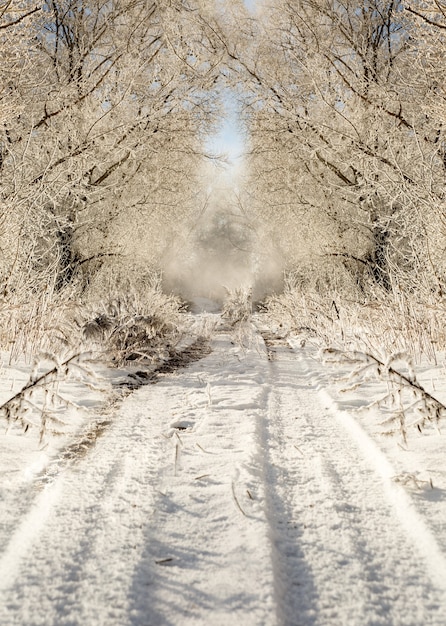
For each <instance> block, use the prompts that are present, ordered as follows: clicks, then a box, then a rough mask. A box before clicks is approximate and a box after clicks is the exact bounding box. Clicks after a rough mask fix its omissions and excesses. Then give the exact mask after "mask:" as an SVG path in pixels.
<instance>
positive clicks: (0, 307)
mask: <svg viewBox="0 0 446 626" xmlns="http://www.w3.org/2000/svg"><path fill="white" fill-rule="evenodd" d="M74 293H75V292H74V291H73V292H70V293H69V294H67V293H66V292H61V293H54V292H52V291H50V290H47V291H42V292H41V293H26V292H24V293H15V294H13V296H9V297H7V298H6V297H4V298H2V299H0V349H2V350H4V351H7V352H8V353H9V360H10V362H15V361H16V360H17V359H18V358H20V357H22V356H24V357H25V359H26V360H27V361H28V362H31V361H32V359H33V358H34V356H35V355H36V354H39V353H41V352H55V353H57V354H58V353H62V352H65V351H66V350H67V349H71V350H78V349H79V345H80V340H81V335H80V332H79V328H78V326H77V324H76V322H75V320H76V317H77V315H78V313H79V309H80V306H79V304H78V302H77V298H76V297H75V296H74V295H73V294H74Z"/></svg>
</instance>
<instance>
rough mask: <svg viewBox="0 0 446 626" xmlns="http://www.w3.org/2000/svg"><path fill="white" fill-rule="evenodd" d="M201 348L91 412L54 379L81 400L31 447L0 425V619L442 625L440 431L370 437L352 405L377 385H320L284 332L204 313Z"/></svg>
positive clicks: (312, 352) (444, 514) (120, 625)
mask: <svg viewBox="0 0 446 626" xmlns="http://www.w3.org/2000/svg"><path fill="white" fill-rule="evenodd" d="M197 304H198V303H197ZM200 306H203V308H204V310H205V311H206V312H205V313H202V314H200V315H201V316H209V315H212V316H215V321H216V322H218V320H219V318H218V316H217V314H216V313H215V312H212V311H209V309H208V308H207V307H208V306H210V305H209V303H205V302H202V303H200ZM199 322H200V316H198V319H197V323H199ZM203 324H204V322H203ZM212 348H213V352H212V353H211V354H210V355H208V356H206V357H204V358H202V359H201V360H198V361H195V362H194V363H192V364H191V365H190V366H189V367H187V368H182V369H178V370H176V371H175V370H174V371H170V372H169V373H165V374H160V375H159V376H158V378H157V381H158V382H156V384H147V385H145V386H142V387H140V388H139V389H137V390H135V391H133V392H132V393H130V394H129V395H127V396H126V397H125V398H124V399H123V400H122V401H121V402H118V403H117V404H115V405H113V406H110V407H109V408H108V409H107V411H106V412H104V411H105V409H104V408H102V409H101V408H100V404H99V400H100V397H98V396H97V395H94V394H93V395H92V394H91V393H90V392H89V393H88V394H87V392H85V391H82V394H83V395H80V394H81V388H80V387H76V386H74V387H73V388H70V387H68V386H67V388H66V390H65V392H66V393H67V394H72V395H73V397H76V399H77V402H78V403H84V404H86V405H87V406H88V407H89V409H88V412H87V413H85V414H84V415H82V416H81V415H77V416H76V415H73V416H72V420H73V422H72V423H73V425H72V428H71V431H72V432H71V433H70V432H68V433H67V435H66V436H65V438H62V439H58V440H56V441H49V442H47V444H46V447H45V448H44V449H42V446H40V445H39V442H38V436H37V434H36V433H33V432H30V431H29V432H28V433H27V435H26V436H24V435H22V434H20V433H19V432H18V430H15V429H14V428H12V429H10V431H9V432H8V433H7V434H4V433H3V434H2V435H1V438H0V446H1V456H0V478H1V484H0V507H1V509H0V546H1V555H0V600H1V602H0V624H2V625H3V624H4V625H5V626H6V625H8V626H9V625H11V626H15V625H17V626H18V625H20V626H24V625H37V624H42V625H43V624H44V625H45V626H47V625H54V626H55V625H57V626H62V625H74V624H76V625H81V624H82V625H96V624H103V625H107V626H109V625H112V626H126V625H135V626H136V625H138V626H143V625H144V626H156V625H164V626H168V625H169V626H170V625H178V626H183V625H203V626H204V625H206V626H208V625H212V626H214V625H216V626H218V625H221V626H223V625H233V624H237V625H239V624H240V625H241V626H251V625H252V626H259V625H271V626H273V625H276V624H277V625H279V624H286V625H289V626H297V625H298V624H299V625H303V626H309V625H316V624H318V625H321V626H322V625H324V626H326V625H333V626H339V625H341V624H342V625H343V624H346V625H347V624H348V625H358V626H363V625H372V624H374V625H376V624H382V625H386V626H389V625H397V624H398V625H399V624H401V625H413V626H420V625H423V626H424V625H444V624H445V615H446V560H445V554H446V524H445V523H444V520H445V519H446V470H445V469H444V458H445V448H446V440H445V438H444V437H443V436H442V435H440V434H438V433H436V431H434V430H432V431H428V432H426V433H425V434H424V435H419V434H418V435H416V434H415V433H414V434H413V436H412V437H410V438H409V447H408V449H406V447H405V446H401V445H399V443H398V441H397V440H395V439H387V438H383V437H382V435H381V432H382V427H381V426H380V421H381V420H382V416H380V415H379V413H377V412H376V411H375V412H371V411H368V412H367V413H358V412H357V411H356V409H357V408H358V407H361V406H364V405H366V404H368V403H370V402H371V401H372V400H373V399H376V397H378V396H379V393H380V392H381V391H382V389H381V387H380V385H379V384H378V383H368V384H367V386H366V387H363V388H361V389H359V390H357V391H356V392H354V393H351V394H348V395H345V396H339V394H338V393H337V386H336V385H335V384H334V383H333V382H332V379H333V375H334V374H336V376H339V375H340V374H342V373H348V372H347V370H345V369H344V370H343V366H340V365H338V367H337V371H336V372H333V371H332V370H331V369H329V368H328V367H327V366H323V365H321V363H320V361H319V360H318V359H317V351H316V349H315V348H313V347H312V346H309V345H307V346H305V347H301V346H300V342H299V340H298V339H296V341H294V342H293V341H291V342H287V341H281V342H277V341H275V342H274V341H272V342H269V343H268V346H267V347H266V346H265V344H264V342H263V339H262V337H261V335H260V334H259V332H258V331H257V330H256V329H254V328H252V329H251V330H249V329H246V328H245V329H244V332H243V333H240V332H237V331H236V330H235V329H231V328H229V327H227V326H225V325H224V324H223V323H220V325H219V326H218V327H217V330H216V331H215V334H214V337H213V339H212ZM26 374H27V368H26V366H25V365H23V366H20V367H9V366H6V365H4V366H3V369H2V379H1V380H2V389H1V390H0V394H1V398H2V399H3V400H5V399H7V398H8V397H10V396H11V395H12V393H13V392H14V391H16V390H17V389H18V388H20V386H21V385H22V384H23V383H24V381H25V380H26ZM118 375H119V376H122V375H123V373H122V372H120V373H117V374H116V376H118ZM422 378H423V381H424V383H425V384H426V386H427V385H434V386H435V387H436V390H435V391H436V394H437V396H438V397H441V396H443V399H444V398H445V397H446V395H445V391H446V389H445V386H444V385H443V384H442V376H441V372H440V371H439V369H431V370H429V369H428V368H425V370H424V372H423V376H422ZM95 421H96V422H97V423H102V424H103V426H102V430H101V431H100V435H98V437H97V439H96V440H95V441H94V442H93V443H90V444H88V445H85V447H82V446H81V445H78V446H77V449H76V445H73V442H76V441H81V442H82V441H84V443H85V441H86V437H85V436H84V438H83V439H82V436H81V438H80V440H79V432H81V431H82V429H84V431H85V429H87V430H88V427H89V424H90V425H91V424H92V423H94V422H95ZM76 433H77V434H76ZM76 438H77V439H76ZM70 446H71V448H70ZM67 449H70V450H71V452H72V454H70V455H68V454H67V453H66V450H67ZM76 450H77V451H76Z"/></svg>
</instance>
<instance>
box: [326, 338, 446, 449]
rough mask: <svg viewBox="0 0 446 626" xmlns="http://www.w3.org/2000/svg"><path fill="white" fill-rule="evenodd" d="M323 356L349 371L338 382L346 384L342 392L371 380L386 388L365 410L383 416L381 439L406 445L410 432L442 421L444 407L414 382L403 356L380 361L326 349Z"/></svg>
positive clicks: (359, 353)
mask: <svg viewBox="0 0 446 626" xmlns="http://www.w3.org/2000/svg"><path fill="white" fill-rule="evenodd" d="M323 356H324V359H325V361H326V362H328V363H332V364H336V363H343V364H348V365H351V366H352V367H353V370H352V372H351V374H350V375H349V376H348V377H347V378H344V379H342V382H344V383H346V386H345V387H344V388H343V389H342V391H343V392H348V391H354V390H355V389H357V388H358V387H360V386H361V385H362V384H364V383H365V382H367V381H369V380H371V379H375V380H380V381H383V382H385V383H386V384H387V392H386V393H385V394H384V395H383V396H382V397H380V398H379V399H378V400H375V401H374V402H372V403H371V404H370V405H369V406H367V407H365V408H372V407H378V408H379V409H381V410H382V411H383V412H384V413H385V414H386V418H385V420H384V421H383V422H382V426H383V427H384V432H383V434H385V435H395V434H399V435H400V436H401V438H402V440H403V441H404V443H407V437H408V433H409V431H410V430H414V429H416V430H418V431H419V432H422V431H423V430H424V429H425V428H426V427H427V426H428V425H429V424H432V425H434V426H436V427H438V424H439V422H440V420H441V419H443V418H444V417H446V406H445V405H444V404H443V403H442V402H440V401H439V400H437V399H436V398H434V397H433V396H432V395H431V394H430V393H429V392H428V391H426V389H424V387H423V386H422V385H421V384H420V383H419V382H418V380H417V377H416V374H415V370H414V367H413V364H412V360H411V358H410V357H409V356H408V355H407V354H401V353H400V354H393V355H391V356H390V357H389V358H388V359H386V360H385V361H383V360H381V359H379V358H377V357H376V356H374V355H372V354H367V353H365V352H357V351H352V352H345V351H342V350H334V349H326V350H324V351H323ZM398 365H399V366H400V367H399V368H398V369H397V366H398ZM402 370H405V373H404V372H403V371H402Z"/></svg>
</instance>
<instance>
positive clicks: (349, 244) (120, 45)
mask: <svg viewBox="0 0 446 626" xmlns="http://www.w3.org/2000/svg"><path fill="white" fill-rule="evenodd" d="M0 48H1V50H0V51H1V54H0V123H1V126H0V133H1V138H0V191H1V198H2V213H1V229H0V251H1V264H0V280H1V310H2V320H3V321H2V324H1V326H2V336H3V341H4V343H6V342H8V341H9V342H11V341H16V340H18V338H20V341H21V342H22V344H23V345H27V342H29V341H32V342H34V341H36V342H37V344H39V345H40V343H41V338H42V337H44V336H45V337H47V338H48V337H50V336H51V334H54V328H55V326H56V325H57V327H58V328H59V329H60V332H59V335H58V336H59V339H60V340H62V339H63V337H66V335H67V334H69V332H71V331H69V332H68V331H67V332H65V331H64V330H63V324H64V323H65V322H63V320H66V319H68V318H70V316H71V318H72V317H73V315H74V313H73V310H74V309H77V308H78V307H79V306H81V305H82V306H91V307H95V306H96V307H99V306H100V305H99V303H100V302H103V301H104V299H110V298H115V297H120V296H121V295H123V294H125V295H127V296H128V294H129V293H134V292H135V293H136V292H138V293H142V294H144V293H145V292H150V290H153V288H154V284H156V285H158V286H159V282H157V281H158V279H157V278H155V277H157V276H159V273H160V272H163V271H164V272H165V275H166V282H165V285H166V287H165V288H169V289H170V288H172V287H174V288H175V289H176V290H177V291H178V290H179V291H180V295H183V297H191V296H193V295H194V292H196V291H197V290H198V291H200V292H201V295H204V292H207V293H208V295H211V296H215V297H218V296H219V294H220V292H221V289H222V286H229V287H233V286H237V285H238V284H240V285H247V284H248V283H249V286H254V289H255V291H256V293H257V296H256V297H257V299H261V298H264V297H265V295H267V294H270V295H271V293H272V292H273V291H277V290H278V289H281V288H282V287H281V286H280V285H281V282H282V279H283V276H284V277H285V293H284V294H282V295H277V296H272V298H270V300H269V305H268V306H269V308H270V310H271V311H273V312H275V314H276V315H277V316H278V317H280V318H281V320H282V322H284V320H285V318H286V320H287V324H289V325H290V326H296V325H297V326H299V325H300V326H304V325H306V326H309V327H312V328H315V329H316V331H317V332H319V330H318V329H319V328H320V327H321V325H322V326H323V328H324V331H323V332H326V333H334V334H336V335H337V336H340V335H342V333H343V332H344V328H345V325H346V324H347V323H349V322H348V320H352V319H355V320H357V319H358V316H361V320H362V322H361V323H362V324H369V325H370V326H371V327H376V326H377V324H378V323H379V320H383V319H386V320H389V319H392V320H393V322H394V323H393V330H392V333H393V334H392V333H391V334H390V335H389V342H390V343H392V342H393V343H397V344H398V342H401V341H403V340H402V339H401V337H403V336H404V337H406V338H408V337H411V339H405V340H404V341H403V343H409V344H410V343H411V342H412V344H413V335H411V333H418V334H417V337H418V339H417V341H418V340H419V343H420V345H419V347H418V348H417V349H418V351H419V352H423V351H424V352H426V351H428V348H427V347H426V346H427V344H426V342H429V341H430V340H431V339H432V337H433V336H434V335H435V341H437V342H441V341H443V337H442V332H441V331H440V329H441V328H442V327H444V324H443V308H444V307H443V300H444V293H445V270H446V261H445V246H446V230H445V218H444V214H445V204H444V203H445V174H446V144H445V124H446V101H445V96H446V94H445V91H444V85H445V78H446V77H445V73H446V72H445V70H446V63H445V61H444V58H445V52H446V4H444V3H443V2H436V1H430V0H428V1H427V2H419V1H418V0H414V1H413V2H408V3H400V2H393V1H386V2H383V1H381V0H374V1H370V2H361V3H360V2H357V1H356V0H351V1H350V0H347V1H346V2H338V1H336V2H333V1H331V0H322V1H319V0H300V1H297V2H294V1H289V0H274V1H272V2H259V3H257V9H256V10H254V9H253V7H252V5H251V6H250V7H249V8H248V7H247V5H246V4H245V3H244V2H243V1H242V0H226V2H223V1H218V2H215V3H213V2H209V1H205V0H187V1H184V0H168V1H167V0H166V1H164V0H162V1H154V2H146V1H142V0H119V1H107V0H88V1H82V0H63V1H60V2H59V1H51V2H46V3H41V4H36V3H32V2H27V1H26V2H16V1H14V0H10V1H5V2H0ZM228 90H229V91H230V93H231V94H232V96H231V97H233V98H235V99H236V101H237V107H238V115H239V120H240V125H241V131H240V132H241V133H242V134H243V138H244V141H245V152H244V156H243V159H242V160H241V161H240V163H239V164H238V168H239V172H238V174H237V176H236V175H235V169H234V168H231V167H230V166H228V165H225V164H224V163H222V162H221V159H220V158H219V155H217V154H213V153H212V150H211V149H210V147H209V146H210V144H209V140H210V138H211V137H212V136H213V135H215V133H216V132H218V128H219V124H220V123H221V117H222V115H223V114H224V106H225V97H226V96H225V94H227V93H228ZM222 181H223V182H222ZM176 277H177V278H178V280H176ZM198 277H200V280H198ZM183 288H184V293H183V294H181V290H182V289H183ZM195 295H197V294H195ZM138 297H139V296H138ZM359 311H360V312H359ZM327 319H328V320H329V321H327ZM30 320H32V325H33V332H31V331H30ZM324 320H325V321H324ZM316 327H317V328H316ZM387 330H389V329H387ZM389 332H390V330H389ZM36 337H39V339H36ZM429 338H430V339H429ZM39 342H40V343H39Z"/></svg>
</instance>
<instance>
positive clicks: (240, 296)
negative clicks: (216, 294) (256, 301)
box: [221, 287, 252, 326]
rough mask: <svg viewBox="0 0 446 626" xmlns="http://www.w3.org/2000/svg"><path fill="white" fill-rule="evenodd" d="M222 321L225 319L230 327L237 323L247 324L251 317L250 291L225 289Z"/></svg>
mask: <svg viewBox="0 0 446 626" xmlns="http://www.w3.org/2000/svg"><path fill="white" fill-rule="evenodd" d="M221 315H222V317H223V319H227V320H228V322H229V323H230V325H231V326H235V325H236V324H238V323H239V322H247V321H249V320H250V319H251V315H252V289H250V288H246V287H236V288H235V289H227V288H226V298H225V300H224V302H223V307H222V313H221Z"/></svg>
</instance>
